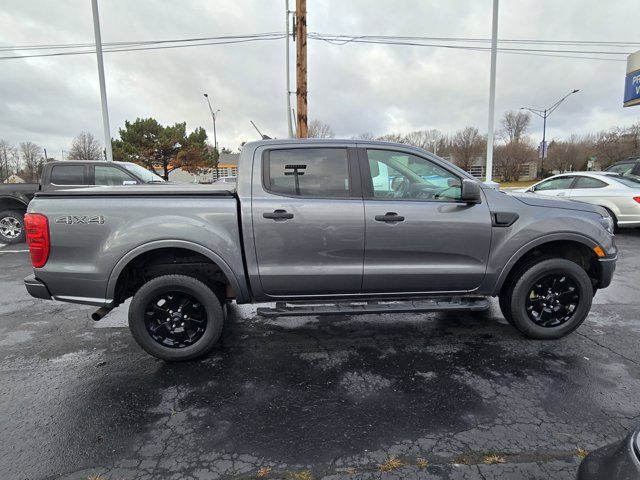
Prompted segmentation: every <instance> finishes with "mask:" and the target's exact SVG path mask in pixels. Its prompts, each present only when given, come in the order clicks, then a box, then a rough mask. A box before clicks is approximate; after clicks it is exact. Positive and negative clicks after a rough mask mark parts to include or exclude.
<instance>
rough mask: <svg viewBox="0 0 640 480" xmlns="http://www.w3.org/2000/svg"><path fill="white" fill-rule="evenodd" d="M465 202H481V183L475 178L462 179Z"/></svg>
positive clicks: (463, 199)
mask: <svg viewBox="0 0 640 480" xmlns="http://www.w3.org/2000/svg"><path fill="white" fill-rule="evenodd" d="M461 200H462V201H463V202H467V203H481V202H482V196H481V194H480V185H479V184H478V182H476V181H475V180H469V179H468V178H465V179H463V180H462V198H461Z"/></svg>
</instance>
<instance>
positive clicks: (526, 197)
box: [509, 193, 607, 216]
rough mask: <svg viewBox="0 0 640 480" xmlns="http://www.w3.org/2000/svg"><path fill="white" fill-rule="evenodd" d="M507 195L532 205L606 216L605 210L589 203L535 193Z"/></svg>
mask: <svg viewBox="0 0 640 480" xmlns="http://www.w3.org/2000/svg"><path fill="white" fill-rule="evenodd" d="M509 195H511V196H512V197H513V198H515V199H517V200H519V201H521V202H522V203H524V204H526V205H530V206H532V207H544V208H564V209H566V210H578V211H580V212H591V213H597V214H599V215H602V216H607V212H606V210H605V209H604V208H602V207H599V206H597V205H591V204H590V203H584V202H578V201H575V200H568V199H565V198H549V197H544V196H542V195H536V194H535V193H509Z"/></svg>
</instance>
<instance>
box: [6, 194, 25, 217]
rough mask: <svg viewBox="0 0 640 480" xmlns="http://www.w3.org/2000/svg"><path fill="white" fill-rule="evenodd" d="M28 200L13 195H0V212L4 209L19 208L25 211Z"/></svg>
mask: <svg viewBox="0 0 640 480" xmlns="http://www.w3.org/2000/svg"><path fill="white" fill-rule="evenodd" d="M28 206H29V201H28V200H26V199H22V198H20V197H18V196H14V195H2V196H0V212H3V211H5V210H20V211H22V212H23V213H26V211H27V207H28Z"/></svg>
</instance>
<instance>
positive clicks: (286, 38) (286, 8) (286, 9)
mask: <svg viewBox="0 0 640 480" xmlns="http://www.w3.org/2000/svg"><path fill="white" fill-rule="evenodd" d="M284 13H285V32H286V34H285V36H284V41H285V49H284V52H285V62H286V66H285V75H286V80H287V81H286V86H287V127H288V132H289V138H293V124H292V122H291V73H290V71H289V64H290V61H289V15H290V14H291V12H290V11H289V0H284Z"/></svg>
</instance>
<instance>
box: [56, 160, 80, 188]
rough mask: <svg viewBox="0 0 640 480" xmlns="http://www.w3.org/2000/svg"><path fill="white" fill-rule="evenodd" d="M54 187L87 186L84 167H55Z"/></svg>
mask: <svg viewBox="0 0 640 480" xmlns="http://www.w3.org/2000/svg"><path fill="white" fill-rule="evenodd" d="M51 183H53V184H54V185H85V182H84V165H55V166H54V167H53V168H52V169H51Z"/></svg>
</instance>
